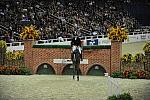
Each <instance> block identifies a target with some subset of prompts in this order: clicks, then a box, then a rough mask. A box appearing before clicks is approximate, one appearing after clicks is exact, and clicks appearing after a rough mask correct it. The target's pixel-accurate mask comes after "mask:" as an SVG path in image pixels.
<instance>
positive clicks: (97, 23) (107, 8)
mask: <svg viewBox="0 0 150 100" xmlns="http://www.w3.org/2000/svg"><path fill="white" fill-rule="evenodd" d="M139 5H140V7H144V8H143V9H142V10H139V11H140V12H141V13H138V14H135V13H136V12H135V10H138V8H137V7H138V6H139ZM133 7H134V8H135V9H134V8H133ZM130 8H132V9H130ZM149 8H150V5H149V2H148V0H142V1H139V0H138V1H136V2H135V0H82V1H81V0H74V1H73V0H47V1H45V0H1V1H0V18H1V20H0V39H3V40H5V41H6V42H7V43H12V42H21V41H22V40H21V39H20V38H19V34H20V32H21V30H22V28H23V27H24V26H26V25H30V24H33V25H36V26H37V27H38V29H39V30H40V32H41V38H40V40H50V39H57V38H59V37H62V38H71V37H72V35H74V34H78V35H80V36H81V37H82V38H85V37H86V36H94V37H98V36H101V35H102V36H107V30H108V28H110V27H111V26H113V25H119V26H122V27H126V28H127V29H128V30H129V33H130V34H131V35H132V33H139V34H141V33H142V32H147V33H148V32H149V31H150V27H149V23H150V22H148V21H145V20H144V19H147V17H148V16H150V14H149V12H145V13H146V14H147V16H146V17H145V18H143V16H145V13H144V12H143V11H148V10H147V9H149ZM133 12H134V13H133ZM141 14H143V16H142V17H141ZM136 15H140V16H136ZM140 18H143V19H140ZM145 22H147V23H145ZM143 25H147V26H143Z"/></svg>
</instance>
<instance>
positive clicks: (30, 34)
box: [20, 25, 40, 40]
mask: <svg viewBox="0 0 150 100" xmlns="http://www.w3.org/2000/svg"><path fill="white" fill-rule="evenodd" d="M39 37H40V31H39V30H37V27H36V26H34V25H30V26H25V27H24V28H23V30H22V32H21V34H20V38H21V39H23V40H28V39H32V40H35V39H39Z"/></svg>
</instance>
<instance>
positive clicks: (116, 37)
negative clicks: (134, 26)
mask: <svg viewBox="0 0 150 100" xmlns="http://www.w3.org/2000/svg"><path fill="white" fill-rule="evenodd" d="M108 38H109V39H111V40H112V41H120V42H123V41H124V40H126V39H127V38H128V31H127V29H125V28H121V27H120V26H116V27H111V28H110V29H109V31H108Z"/></svg>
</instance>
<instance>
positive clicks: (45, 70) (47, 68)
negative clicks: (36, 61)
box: [36, 63, 55, 75]
mask: <svg viewBox="0 0 150 100" xmlns="http://www.w3.org/2000/svg"><path fill="white" fill-rule="evenodd" d="M36 74H40V75H41V74H55V70H54V69H53V67H52V66H51V65H50V64H47V63H43V64H41V65H39V66H38V68H37V71H36Z"/></svg>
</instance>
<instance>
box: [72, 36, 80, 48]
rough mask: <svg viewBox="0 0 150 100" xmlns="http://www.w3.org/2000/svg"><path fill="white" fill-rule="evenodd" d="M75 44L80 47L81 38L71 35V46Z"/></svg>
mask: <svg viewBox="0 0 150 100" xmlns="http://www.w3.org/2000/svg"><path fill="white" fill-rule="evenodd" d="M73 45H75V46H80V47H81V39H80V38H79V37H76V38H75V37H73V38H72V40H71V47H72V46H73Z"/></svg>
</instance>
